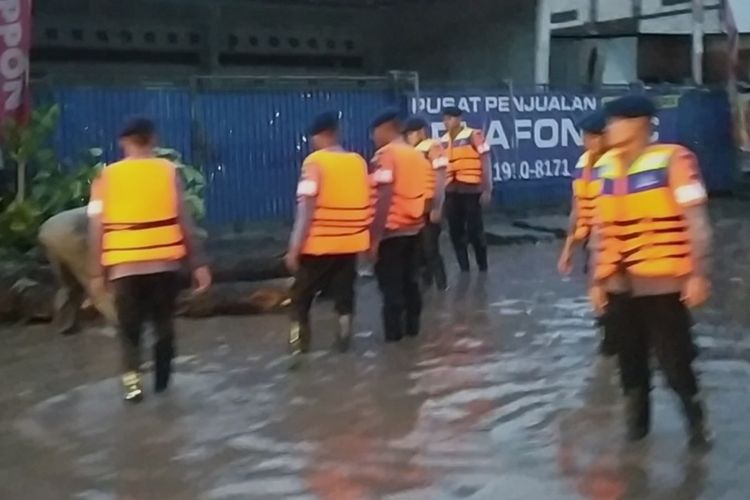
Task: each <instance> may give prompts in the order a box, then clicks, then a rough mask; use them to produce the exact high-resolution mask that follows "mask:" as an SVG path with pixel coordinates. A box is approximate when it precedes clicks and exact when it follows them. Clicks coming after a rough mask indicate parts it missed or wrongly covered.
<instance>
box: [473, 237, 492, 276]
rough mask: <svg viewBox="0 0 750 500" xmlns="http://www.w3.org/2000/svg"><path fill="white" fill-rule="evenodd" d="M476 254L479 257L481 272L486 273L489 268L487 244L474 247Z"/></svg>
mask: <svg viewBox="0 0 750 500" xmlns="http://www.w3.org/2000/svg"><path fill="white" fill-rule="evenodd" d="M474 256H475V257H476V259H477V267H478V268H479V272H482V273H486V272H487V268H488V267H489V266H488V264H487V245H485V244H482V245H479V246H477V247H475V248H474Z"/></svg>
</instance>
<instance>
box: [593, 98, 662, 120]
mask: <svg viewBox="0 0 750 500" xmlns="http://www.w3.org/2000/svg"><path fill="white" fill-rule="evenodd" d="M604 109H605V110H606V112H607V116H608V117H609V118H642V117H649V118H650V117H652V116H654V115H655V114H656V105H655V104H654V101H652V100H651V99H650V98H649V97H648V96H645V95H643V94H631V95H626V96H624V97H620V98H619V99H615V100H614V101H610V102H608V103H607V104H605V105H604Z"/></svg>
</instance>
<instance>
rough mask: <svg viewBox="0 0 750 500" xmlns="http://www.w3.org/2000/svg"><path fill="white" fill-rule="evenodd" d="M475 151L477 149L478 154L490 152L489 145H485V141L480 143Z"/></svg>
mask: <svg viewBox="0 0 750 500" xmlns="http://www.w3.org/2000/svg"><path fill="white" fill-rule="evenodd" d="M477 151H479V154H485V153H489V152H490V147H489V146H488V145H487V143H486V142H485V143H483V144H480V145H479V147H478V148H477Z"/></svg>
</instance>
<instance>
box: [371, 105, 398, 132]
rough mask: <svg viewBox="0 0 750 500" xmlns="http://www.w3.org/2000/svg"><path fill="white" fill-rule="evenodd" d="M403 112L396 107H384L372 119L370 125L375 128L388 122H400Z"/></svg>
mask: <svg viewBox="0 0 750 500" xmlns="http://www.w3.org/2000/svg"><path fill="white" fill-rule="evenodd" d="M400 114H401V112H400V111H399V110H398V109H396V108H388V109H384V110H383V111H381V112H380V113H378V115H377V116H376V117H375V118H374V119H373V120H372V123H371V124H370V127H371V128H373V129H375V128H378V127H379V126H381V125H383V124H386V123H388V122H398V121H400V120H399V115H400Z"/></svg>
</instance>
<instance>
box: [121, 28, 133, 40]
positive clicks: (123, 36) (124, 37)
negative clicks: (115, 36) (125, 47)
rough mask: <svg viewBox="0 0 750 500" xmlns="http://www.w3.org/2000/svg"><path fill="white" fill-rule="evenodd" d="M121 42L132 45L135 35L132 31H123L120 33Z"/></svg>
mask: <svg viewBox="0 0 750 500" xmlns="http://www.w3.org/2000/svg"><path fill="white" fill-rule="evenodd" d="M120 40H121V41H122V42H123V43H130V42H132V41H133V33H131V32H130V31H127V30H122V31H121V32H120Z"/></svg>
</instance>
